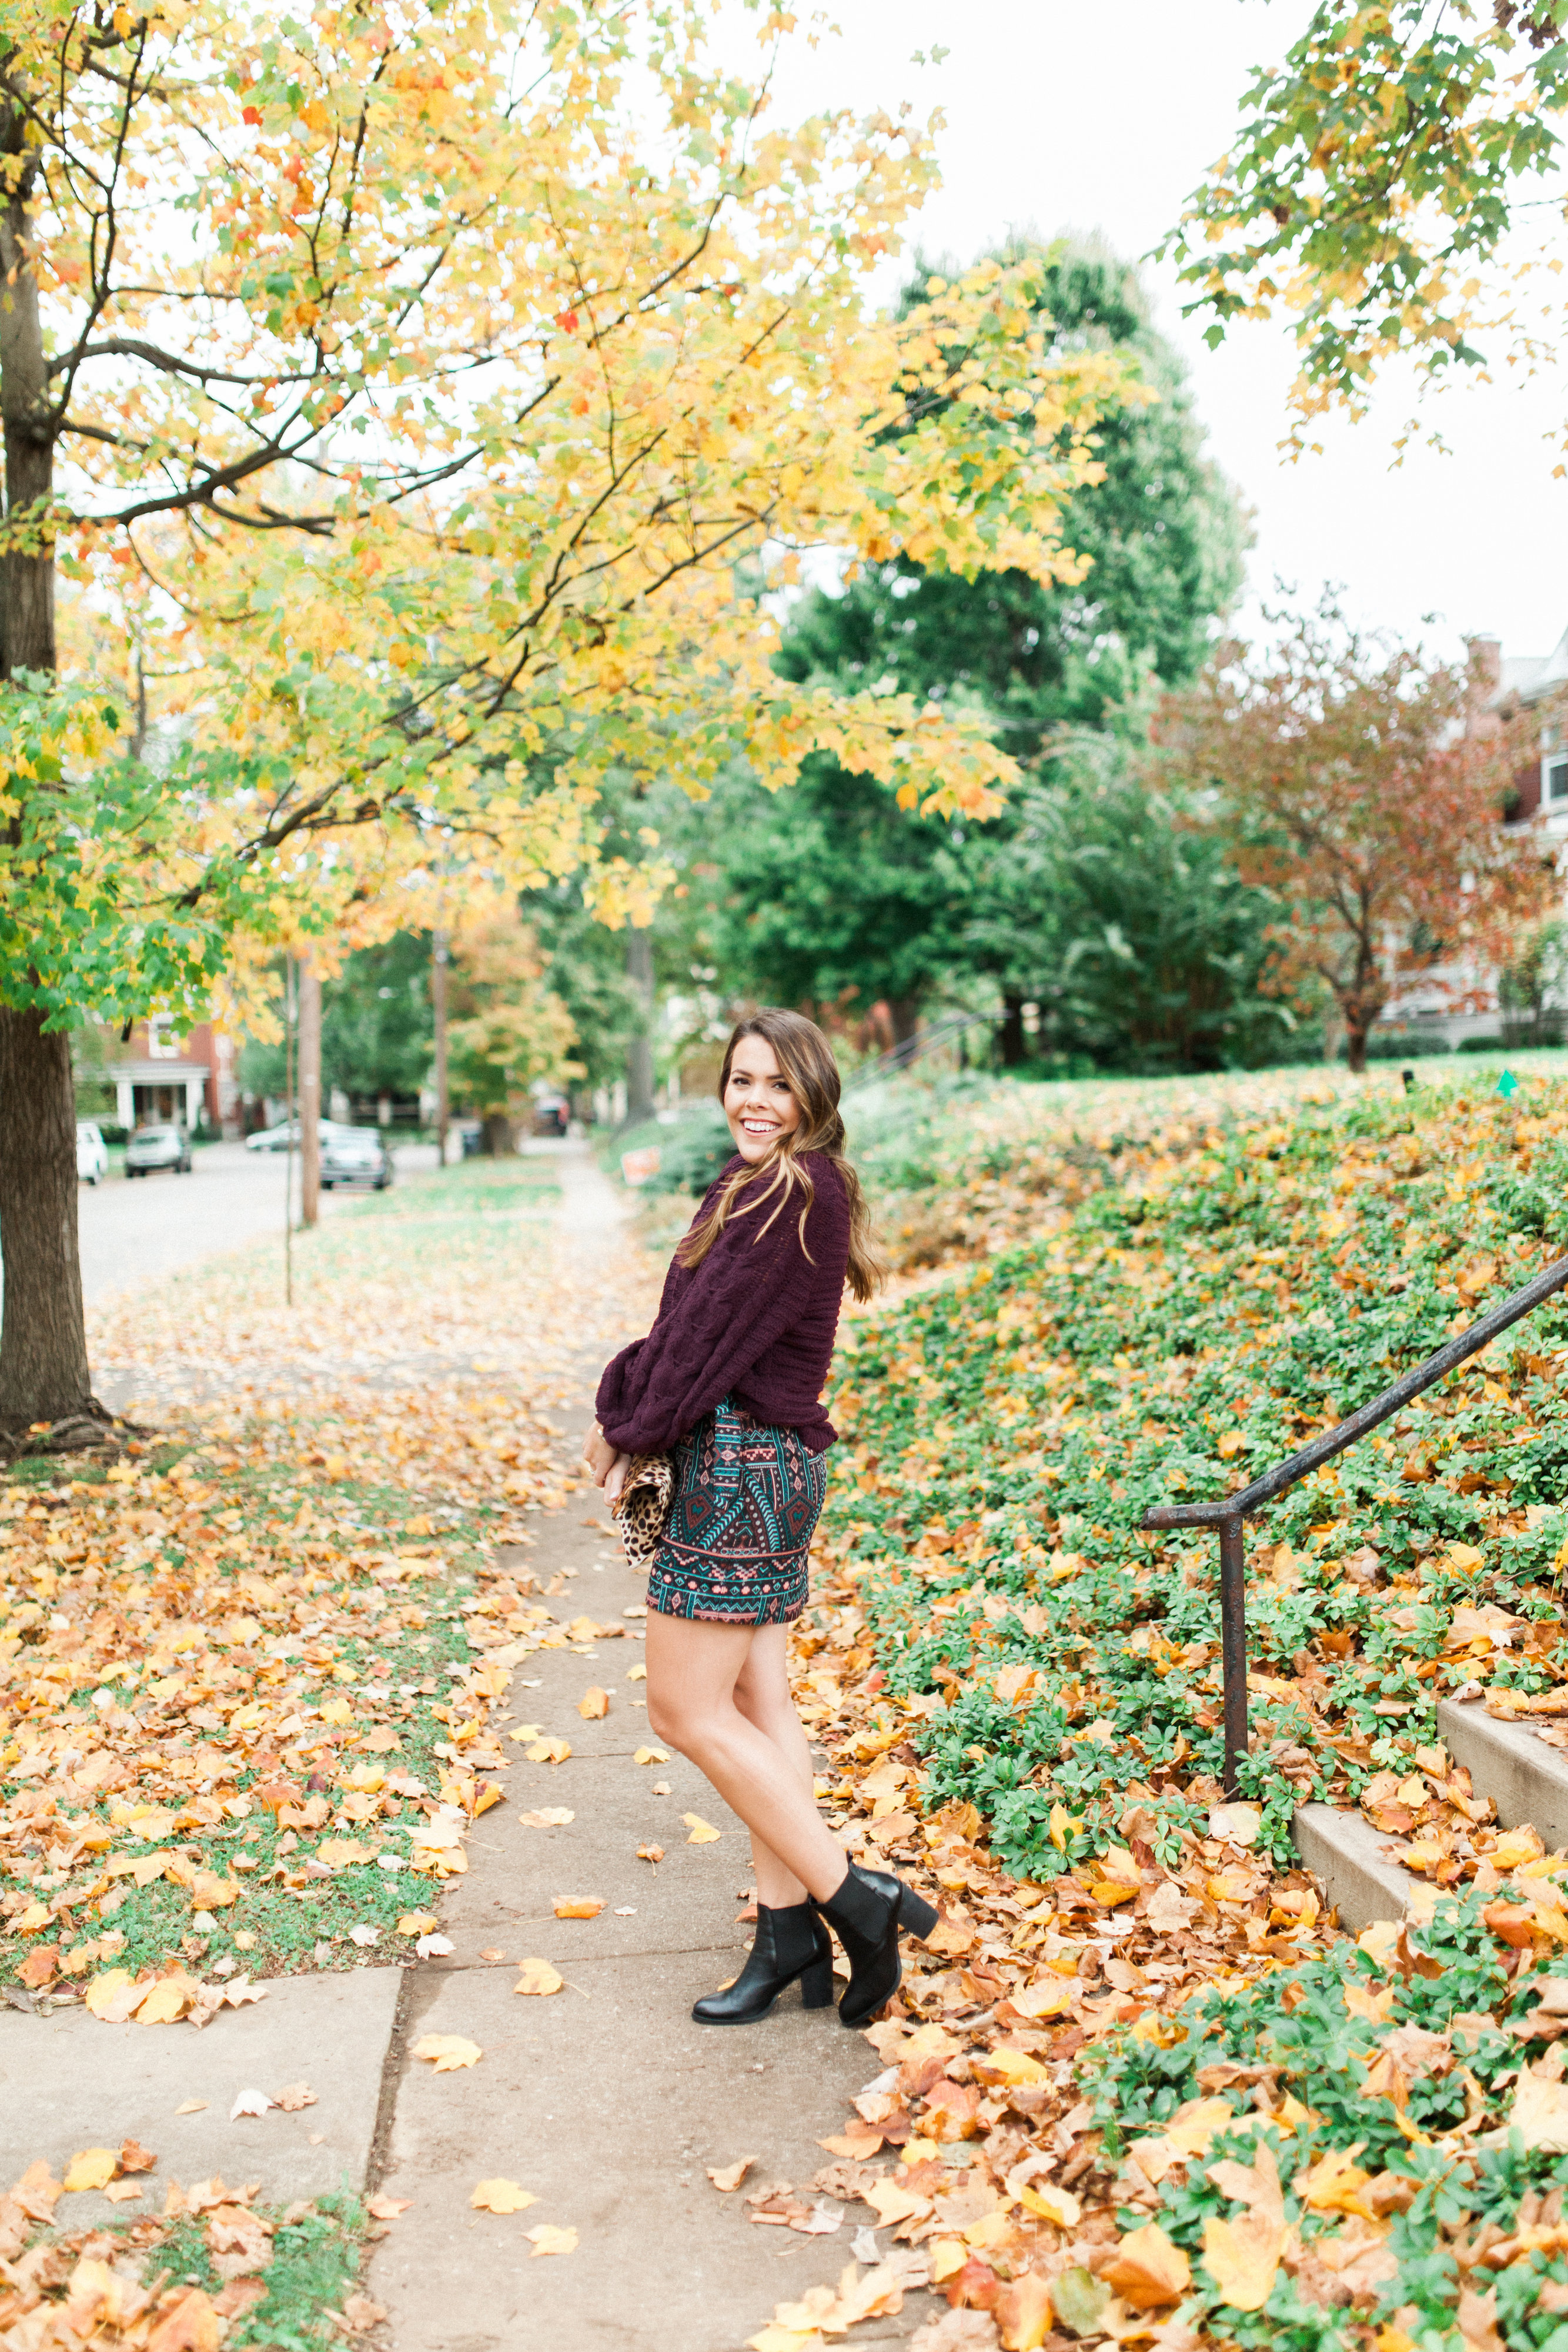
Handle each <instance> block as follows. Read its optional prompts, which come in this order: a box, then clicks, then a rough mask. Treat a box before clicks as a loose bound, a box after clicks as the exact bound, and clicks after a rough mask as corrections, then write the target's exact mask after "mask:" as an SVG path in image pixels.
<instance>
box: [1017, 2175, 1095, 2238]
mask: <svg viewBox="0 0 1568 2352" xmlns="http://www.w3.org/2000/svg"><path fill="white" fill-rule="evenodd" d="M1019 2202H1020V2203H1021V2204H1023V2205H1025V2206H1027V2208H1028V2210H1030V2212H1031V2213H1038V2214H1039V2215H1040V2220H1041V2221H1054V2222H1055V2224H1056V2226H1057V2228H1058V2229H1059V2230H1076V2229H1077V2227H1078V2224H1079V2222H1080V2221H1082V2218H1083V2208H1082V2205H1081V2204H1080V2203H1079V2201H1078V2200H1077V2198H1076V2197H1074V2195H1073V2194H1072V2191H1071V2189H1053V2188H1052V2187H1051V2183H1050V2181H1049V2180H1046V2181H1042V2182H1041V2183H1040V2186H1039V2188H1035V2187H1034V2186H1032V2185H1031V2184H1030V2183H1029V2182H1027V2181H1026V2183H1025V2184H1024V2186H1023V2188H1022V2189H1019Z"/></svg>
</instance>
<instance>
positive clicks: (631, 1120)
mask: <svg viewBox="0 0 1568 2352" xmlns="http://www.w3.org/2000/svg"><path fill="white" fill-rule="evenodd" d="M626 976H627V978H628V980H630V982H632V987H633V988H634V989H635V991H636V992H637V998H638V1013H639V1016H640V1017H639V1025H638V1028H637V1030H636V1033H635V1034H634V1035H633V1036H632V1039H631V1041H630V1043H629V1044H628V1045H627V1048H626V1124H627V1126H628V1127H635V1126H637V1125H638V1124H639V1123H640V1122H641V1121H642V1120H643V1119H649V1118H653V933H652V932H651V931H637V930H629V931H628V932H627V934H626Z"/></svg>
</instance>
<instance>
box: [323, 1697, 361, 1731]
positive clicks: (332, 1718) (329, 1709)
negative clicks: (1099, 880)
mask: <svg viewBox="0 0 1568 2352" xmlns="http://www.w3.org/2000/svg"><path fill="white" fill-rule="evenodd" d="M320 1713H321V1720H322V1722H323V1723H336V1724H342V1723H352V1721H353V1719H354V1710H353V1708H352V1707H351V1706H350V1705H349V1702H348V1700H347V1699H346V1698H344V1697H343V1696H342V1694H341V1693H340V1694H339V1695H338V1696H337V1697H336V1698H329V1699H323V1701H322V1703H321V1709H320Z"/></svg>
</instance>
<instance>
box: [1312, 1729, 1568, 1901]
mask: <svg viewBox="0 0 1568 2352" xmlns="http://www.w3.org/2000/svg"><path fill="white" fill-rule="evenodd" d="M1437 1733H1438V1737H1439V1738H1440V1739H1441V1740H1442V1742H1443V1745H1444V1747H1445V1748H1447V1749H1448V1754H1449V1755H1450V1756H1451V1757H1452V1758H1453V1759H1454V1762H1455V1763H1456V1764H1462V1765H1463V1766H1464V1767H1465V1769H1466V1770H1467V1771H1468V1772H1469V1776H1470V1781H1471V1785H1472V1786H1473V1787H1474V1789H1475V1792H1476V1794H1477V1796H1478V1797H1490V1799H1491V1801H1492V1802H1493V1803H1494V1804H1495V1805H1496V1807H1497V1817H1498V1821H1499V1822H1500V1824H1501V1826H1502V1827H1503V1828H1504V1829H1505V1830H1514V1829H1520V1828H1521V1827H1523V1826H1524V1825H1525V1824H1526V1823H1528V1824H1529V1826H1530V1827H1531V1829H1534V1830H1538V1831H1539V1832H1540V1833H1541V1835H1542V1838H1544V1840H1545V1841H1546V1844H1547V1847H1548V1849H1549V1850H1554V1849H1555V1848H1557V1847H1560V1846H1568V1752H1564V1751H1563V1749H1561V1748H1549V1747H1548V1746H1547V1745H1546V1743H1545V1741H1544V1740H1543V1739H1542V1738H1540V1737H1539V1736H1538V1734H1537V1732H1536V1731H1535V1729H1534V1727H1533V1726H1531V1724H1529V1723H1504V1722H1502V1721H1500V1719H1499V1718H1498V1717H1496V1716H1491V1715H1488V1713H1487V1712H1486V1709H1485V1706H1483V1705H1480V1704H1479V1703H1478V1704H1476V1705H1472V1706H1458V1705H1457V1704H1456V1702H1455V1701H1454V1700H1453V1699H1451V1698H1449V1699H1443V1700H1442V1701H1440V1703H1439V1705H1438V1707H1437ZM1293 1834H1294V1837H1295V1842H1296V1850H1297V1852H1298V1853H1300V1855H1301V1860H1302V1861H1303V1863H1305V1864H1306V1866H1307V1868H1308V1869H1309V1870H1310V1871H1311V1872H1312V1874H1313V1876H1314V1877H1315V1878H1316V1879H1318V1881H1319V1882H1320V1884H1321V1885H1322V1890H1323V1895H1324V1898H1325V1900H1326V1901H1327V1902H1328V1903H1329V1904H1331V1905H1333V1907H1334V1908H1335V1909H1336V1910H1337V1911H1338V1913H1339V1922H1340V1926H1341V1927H1343V1929H1345V1931H1346V1932H1347V1933H1348V1934H1350V1935H1353V1936H1359V1935H1360V1933H1361V1931H1362V1929H1363V1928H1364V1927H1371V1925H1372V1923H1373V1922H1374V1920H1375V1919H1406V1918H1414V1919H1423V1918H1429V1917H1430V1916H1431V1912H1432V1906H1433V1904H1434V1903H1435V1902H1436V1901H1437V1888H1436V1887H1435V1886H1434V1885H1432V1882H1431V1881H1430V1879H1426V1878H1417V1877H1416V1875H1415V1874H1414V1873H1413V1872H1411V1871H1408V1870H1406V1869H1405V1868H1403V1867H1402V1865H1401V1864H1400V1863H1399V1860H1398V1853H1399V1849H1400V1845H1401V1843H1402V1841H1401V1840H1400V1839H1398V1838H1396V1837H1390V1836H1388V1835H1386V1834H1385V1832H1383V1831H1381V1830H1375V1829H1374V1828H1373V1826H1372V1823H1371V1822H1369V1821H1368V1820H1367V1818H1366V1816H1365V1814H1364V1813H1349V1812H1341V1811H1339V1810H1338V1808H1337V1807H1335V1806H1333V1805H1302V1806H1301V1809H1300V1810H1299V1811H1298V1812H1297V1814H1296V1819H1295V1825H1294V1832H1293Z"/></svg>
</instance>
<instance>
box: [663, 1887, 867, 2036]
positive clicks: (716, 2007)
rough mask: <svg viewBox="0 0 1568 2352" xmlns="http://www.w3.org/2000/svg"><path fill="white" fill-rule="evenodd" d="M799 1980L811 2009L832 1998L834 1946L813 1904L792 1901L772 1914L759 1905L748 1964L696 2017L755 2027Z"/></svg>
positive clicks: (710, 1997)
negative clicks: (754, 2024) (782, 1993)
mask: <svg viewBox="0 0 1568 2352" xmlns="http://www.w3.org/2000/svg"><path fill="white" fill-rule="evenodd" d="M797 1977H799V1978H800V1998H801V2000H802V2001H803V2002H804V2003H805V2005H806V2007H807V2008H808V2009H826V2008H827V2006H828V2003H829V2002H830V2001H831V2000H832V1997H833V1948H832V1945H831V1943H830V1942H829V1940H828V1931H827V1929H826V1928H825V1927H823V1925H822V1923H821V1920H820V1919H819V1918H818V1916H817V1915H816V1912H815V1911H814V1910H813V1908H812V1906H810V1903H793V1904H791V1905H790V1906H789V1909H788V1910H787V1911H769V1910H768V1906H767V1905H766V1904H765V1903H759V1904H758V1906H757V1935H756V1938H755V1940H754V1941H753V1943H752V1947H751V1949H750V1951H749V1952H747V1956H746V1966H745V1967H744V1968H743V1969H741V1971H740V1974H739V1975H738V1976H737V1978H736V1980H735V1982H734V1983H733V1984H732V1985H727V1986H726V1987H725V1989H724V1990H723V1992H710V1993H707V1994H706V1995H705V1996H704V1998H703V1999H702V2000H699V2001H698V2002H696V2004H695V2007H694V2008H693V2010H692V2015H693V2016H694V2017H695V2019H696V2021H697V2023H698V2024H699V2025H750V2024H752V2023H753V2022H754V2021H756V2020H757V2019H758V2018H759V2017H766V2016H767V2014H768V2011H769V2010H770V2009H771V2008H772V2006H773V2004H774V2002H775V2001H776V2000H778V1998H779V1994H780V1993H781V1992H782V1991H783V1990H784V1988H785V1986H786V1985H788V1984H792V1983H793V1982H794V1980H795V1979H796V1978H797Z"/></svg>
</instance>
